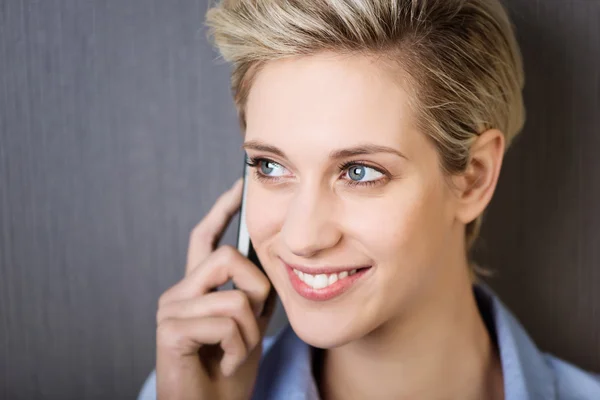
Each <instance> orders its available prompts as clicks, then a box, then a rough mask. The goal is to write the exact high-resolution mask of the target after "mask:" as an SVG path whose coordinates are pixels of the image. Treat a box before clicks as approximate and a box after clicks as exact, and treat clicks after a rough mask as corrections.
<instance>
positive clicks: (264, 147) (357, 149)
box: [242, 140, 408, 160]
mask: <svg viewBox="0 0 600 400" xmlns="http://www.w3.org/2000/svg"><path fill="white" fill-rule="evenodd" d="M242 148H244V149H246V150H248V149H253V150H257V151H265V152H269V153H273V154H275V155H278V156H279V157H282V158H285V159H287V156H286V155H285V153H284V152H283V151H282V150H281V149H279V148H278V147H275V146H273V145H270V144H267V143H265V142H262V141H260V140H249V141H247V142H245V143H244V144H243V145H242ZM376 153H391V154H395V155H397V156H399V157H402V158H404V159H406V160H408V157H406V156H405V155H404V154H402V153H401V152H400V151H398V150H396V149H394V148H392V147H387V146H381V145H377V144H372V143H365V144H361V145H358V146H353V147H349V148H346V149H339V150H333V151H331V152H330V153H329V158H331V159H334V160H336V159H340V158H347V157H352V156H358V155H365V154H376Z"/></svg>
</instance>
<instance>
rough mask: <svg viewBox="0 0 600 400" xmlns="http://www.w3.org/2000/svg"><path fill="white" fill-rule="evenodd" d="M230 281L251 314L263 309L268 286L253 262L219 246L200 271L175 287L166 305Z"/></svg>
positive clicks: (264, 276)
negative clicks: (248, 303) (242, 294)
mask: <svg viewBox="0 0 600 400" xmlns="http://www.w3.org/2000/svg"><path fill="white" fill-rule="evenodd" d="M229 280H232V281H233V283H234V284H235V286H236V287H237V288H238V289H239V290H242V291H243V292H244V293H245V294H246V295H247V296H248V299H249V300H250V304H251V305H252V310H254V311H256V312H259V311H260V310H261V309H262V307H263V305H264V302H265V300H266V298H267V296H268V294H269V290H270V288H271V283H270V282H269V279H268V278H267V277H266V275H265V274H264V273H263V272H262V271H261V270H260V269H258V267H257V266H256V265H255V264H254V263H252V261H250V260H249V259H247V258H246V257H244V256H243V255H242V254H240V252H239V251H238V250H237V249H235V248H234V247H231V246H221V247H219V248H218V249H217V250H216V251H214V252H213V253H211V254H210V256H209V257H208V258H207V259H206V261H205V262H204V263H203V265H202V266H201V267H200V268H195V269H194V270H193V271H192V272H191V274H190V275H189V276H187V277H186V278H185V279H183V280H182V281H180V282H179V283H178V284H177V285H175V286H177V287H176V288H173V293H172V294H171V295H170V298H169V301H177V300H183V299H185V298H192V297H195V296H202V295H204V294H207V293H209V292H210V291H211V289H212V288H214V287H217V286H221V285H223V284H225V283H226V282H228V281H229Z"/></svg>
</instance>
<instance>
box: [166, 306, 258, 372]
mask: <svg viewBox="0 0 600 400" xmlns="http://www.w3.org/2000/svg"><path fill="white" fill-rule="evenodd" d="M209 344H220V347H221V348H222V349H223V358H222V359H221V367H222V368H223V369H224V370H223V374H225V375H227V373H231V372H233V371H234V370H235V368H237V366H238V365H240V364H241V363H242V362H243V361H244V360H245V359H246V356H247V354H248V351H247V349H246V345H245V344H244V340H243V339H242V335H241V333H240V330H239V329H238V326H237V324H236V322H235V321H234V320H233V319H231V318H227V317H207V318H192V319H177V318H171V319H167V320H165V321H163V322H162V323H161V325H159V326H158V328H157V333H156V348H157V362H158V359H161V361H162V360H165V359H172V358H173V357H175V358H178V359H181V358H183V359H187V358H191V359H192V361H195V359H197V357H198V350H199V349H200V348H201V347H202V346H203V345H209ZM181 364H185V362H182V363H181Z"/></svg>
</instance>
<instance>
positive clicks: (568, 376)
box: [544, 353, 600, 400]
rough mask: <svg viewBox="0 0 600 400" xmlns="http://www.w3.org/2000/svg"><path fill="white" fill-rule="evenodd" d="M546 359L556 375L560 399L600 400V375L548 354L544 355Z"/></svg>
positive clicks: (555, 379) (555, 380)
mask: <svg viewBox="0 0 600 400" xmlns="http://www.w3.org/2000/svg"><path fill="white" fill-rule="evenodd" d="M544 358H545V360H546V364H547V365H548V366H549V368H550V369H551V370H552V373H553V375H554V382H555V386H556V394H557V398H558V399H560V400H563V399H564V400H571V399H573V400H576V399H577V400H578V399H582V400H583V399H586V400H587V399H600V374H595V373H592V372H589V371H585V370H583V369H581V368H579V367H577V366H576V365H574V364H571V363H569V362H567V361H565V360H562V359H560V358H557V357H555V356H553V355H551V354H548V353H544Z"/></svg>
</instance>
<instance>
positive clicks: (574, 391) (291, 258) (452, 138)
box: [140, 0, 600, 400]
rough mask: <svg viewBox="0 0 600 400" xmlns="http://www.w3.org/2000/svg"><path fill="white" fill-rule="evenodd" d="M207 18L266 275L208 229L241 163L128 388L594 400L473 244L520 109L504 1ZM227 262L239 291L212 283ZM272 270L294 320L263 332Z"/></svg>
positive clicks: (217, 211) (222, 275)
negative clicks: (512, 305)
mask: <svg viewBox="0 0 600 400" xmlns="http://www.w3.org/2000/svg"><path fill="white" fill-rule="evenodd" d="M207 18H208V24H209V26H210V27H211V29H212V31H211V32H212V34H213V36H214V39H215V41H216V44H217V46H218V47H219V49H220V51H221V53H222V54H223V56H224V58H225V59H226V60H227V61H230V62H232V63H233V66H234V70H233V76H232V88H233V93H234V99H235V103H236V106H237V108H238V113H239V117H240V124H241V128H242V132H243V134H244V148H245V150H246V152H247V155H248V158H249V164H250V166H251V167H252V172H253V173H252V178H251V179H249V181H248V200H247V201H248V202H247V207H248V208H247V225H248V231H249V233H250V237H251V238H252V242H253V244H254V247H255V249H256V252H257V254H258V257H259V258H260V261H261V263H262V265H263V266H264V269H265V272H266V275H267V276H268V279H267V277H266V276H265V275H264V274H263V273H262V272H261V271H260V270H259V269H258V268H257V267H256V266H255V265H254V264H252V263H251V262H250V261H249V260H248V259H246V258H244V257H243V256H241V255H240V254H239V253H238V252H237V251H236V250H235V249H233V248H231V247H229V246H221V247H219V248H217V249H215V248H214V247H213V246H214V244H215V242H216V241H217V238H218V237H219V236H220V234H221V233H222V231H223V230H224V229H225V228H226V226H227V223H228V221H229V219H230V218H231V216H232V215H233V214H234V213H235V212H236V211H237V209H238V207H239V203H240V197H241V182H240V181H238V182H236V184H235V185H234V186H233V188H232V189H231V190H230V191H228V192H227V193H225V194H224V195H223V196H222V197H221V198H220V199H219V200H218V201H217V202H216V204H215V205H214V207H213V209H212V210H211V211H210V212H209V214H208V215H207V216H206V217H205V218H204V219H203V221H201V222H200V223H199V224H198V226H197V227H196V228H195V229H194V231H193V232H192V234H191V238H190V245H189V253H188V262H187V268H186V276H185V278H184V279H183V280H182V281H181V282H179V283H177V284H176V285H175V286H173V287H171V288H170V289H169V290H167V291H166V292H165V293H164V294H163V295H162V296H161V298H160V301H159V309H158V313H157V324H158V327H157V364H156V374H155V375H154V374H153V375H151V376H150V378H149V379H148V380H147V382H146V384H145V386H144V388H143V390H142V392H141V394H140V398H142V399H146V398H154V397H156V396H158V397H159V398H161V399H184V398H185V399H188V398H202V399H249V398H255V399H317V398H320V399H326V400H330V399H465V400H468V399H510V400H516V399H544V400H546V399H559V398H560V399H600V381H599V380H598V379H597V377H596V376H594V375H592V374H591V373H588V372H585V371H583V370H581V369H579V368H577V367H575V366H573V365H571V364H568V363H566V362H564V361H561V360H559V359H557V358H554V357H552V356H551V355H548V354H544V353H541V352H540V351H539V350H538V349H537V348H536V346H535V345H534V344H533V343H532V341H531V340H530V338H529V337H528V336H527V334H526V332H525V331H524V330H523V328H522V327H521V325H520V324H519V323H518V322H517V321H516V320H515V319H514V317H513V316H512V315H511V314H510V312H509V311H508V310H507V309H506V308H505V307H504V305H503V304H502V303H501V302H500V300H498V299H497V298H496V296H495V295H494V293H493V292H492V291H491V290H490V289H489V288H488V287H486V286H485V285H483V284H482V283H479V282H478V280H477V274H478V270H477V269H476V267H475V266H474V265H472V263H471V262H470V260H469V257H468V254H469V249H470V248H471V246H472V244H473V242H474V240H475V239H476V237H477V235H478V231H479V226H480V222H481V216H482V213H483V212H484V210H485V208H486V206H487V205H488V203H489V202H490V199H491V197H492V195H493V193H494V190H495V187H496V182H497V180H498V175H499V173H500V168H501V165H502V159H503V155H504V152H505V150H506V148H507V147H508V146H509V144H510V143H511V141H512V140H513V138H514V137H515V135H517V133H518V132H519V131H520V130H521V128H522V126H523V123H524V108H523V101H522V94H521V90H522V87H523V84H524V77H523V69H522V61H521V56H520V52H519V49H518V46H517V43H516V40H515V37H514V33H513V31H512V27H511V23H510V21H509V19H508V17H507V15H506V12H505V10H504V9H503V8H502V6H501V5H500V3H499V2H498V1H497V0H427V1H426V0H370V1H367V0H354V1H334V0H329V1H324V0H320V1H264V0H229V1H222V2H221V3H219V4H218V5H216V6H215V7H214V8H212V9H210V10H209V12H208V14H207ZM229 279H232V280H233V281H234V283H235V285H236V287H237V288H238V289H237V290H231V291H214V290H212V289H213V288H214V287H216V286H219V285H222V284H224V283H225V282H226V281H228V280H229ZM271 285H272V286H271ZM271 287H273V288H274V289H275V290H276V292H277V294H278V295H279V297H280V299H281V301H282V304H283V307H284V308H285V311H286V314H287V316H288V319H289V322H290V326H289V327H287V328H286V329H284V330H283V331H281V332H280V333H279V334H278V335H277V336H276V337H275V338H269V339H266V340H264V341H263V339H262V337H263V334H264V331H265V328H266V326H267V323H268V321H269V318H270V315H271V313H272V308H273V307H272V300H269V301H267V299H271V297H268V294H269V292H270V290H271ZM263 311H264V312H263Z"/></svg>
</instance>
